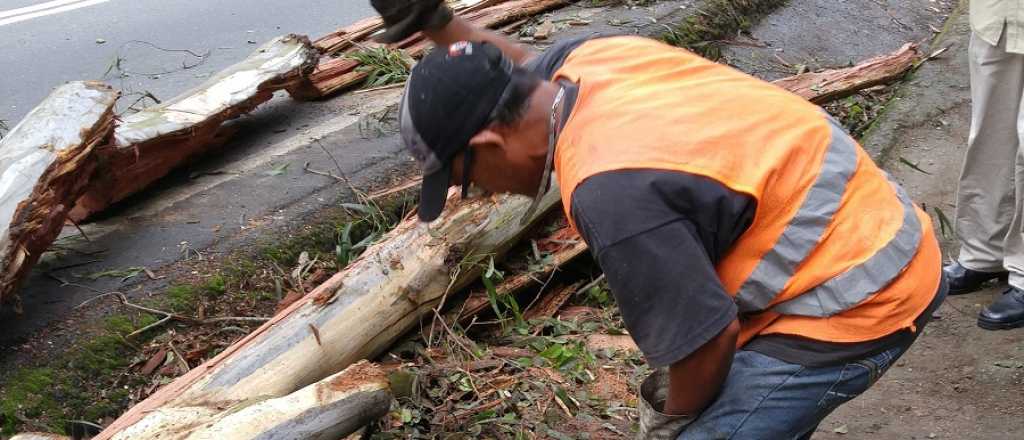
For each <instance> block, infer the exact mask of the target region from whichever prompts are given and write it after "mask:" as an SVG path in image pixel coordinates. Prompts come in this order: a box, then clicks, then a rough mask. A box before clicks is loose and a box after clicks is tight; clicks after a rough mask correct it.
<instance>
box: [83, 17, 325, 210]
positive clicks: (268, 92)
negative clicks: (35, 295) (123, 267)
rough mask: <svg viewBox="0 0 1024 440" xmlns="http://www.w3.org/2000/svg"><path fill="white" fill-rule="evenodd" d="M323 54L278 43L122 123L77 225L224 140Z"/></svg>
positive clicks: (102, 153)
mask: <svg viewBox="0 0 1024 440" xmlns="http://www.w3.org/2000/svg"><path fill="white" fill-rule="evenodd" d="M317 57H318V55H317V51H316V49H314V48H313V46H312V43H310V41H309V39H308V38H306V37H304V36H299V35H285V36H282V37H278V38H276V39H274V40H272V41H270V42H269V43H267V44H265V45H263V46H262V47H260V48H259V49H258V50H256V52H254V53H253V54H252V55H250V56H249V58H247V59H245V60H243V61H242V62H240V63H238V64H235V65H233V66H231V67H229V68H227V69H225V70H223V71H221V72H220V73H218V74H217V75H215V76H214V77H212V78H210V79H209V80H208V81H206V82H205V83H204V84H202V85H200V86H199V87H197V88H196V89H194V90H191V91H189V92H186V93H184V94H182V95H180V96H178V97H176V98H174V99H172V100H170V101H166V102H163V103H161V104H159V105H154V106H151V107H148V108H146V109H144V110H142V111H140V112H138V113H134V114H131V115H128V116H124V117H122V120H121V122H120V124H119V125H118V127H117V129H116V130H115V131H114V142H113V144H112V145H109V146H106V147H103V148H99V149H97V155H98V157H99V163H100V164H101V165H100V166H101V167H102V169H101V171H100V172H98V173H97V175H96V177H97V178H96V179H94V180H93V181H92V182H90V183H89V186H88V188H87V189H86V193H85V194H84V195H83V196H82V197H81V198H80V199H79V200H78V202H77V204H76V206H75V208H74V210H73V211H72V213H71V217H72V219H73V220H75V221H82V220H85V219H87V218H88V217H89V216H91V215H93V214H95V213H97V212H99V211H102V210H103V209H105V208H106V207H108V206H110V205H111V204H113V203H115V202H118V201H120V200H123V199H124V198H126V197H128V196H130V195H132V194H134V193H136V192H138V191H140V190H142V189H143V188H145V187H147V186H149V184H151V183H153V182H154V181H156V180H157V179H159V178H161V177H163V176H165V175H167V173H169V172H170V171H171V170H172V169H174V168H176V167H178V166H180V165H181V164H183V163H185V162H187V161H188V160H190V159H192V158H194V157H196V156H198V155H200V154H203V153H207V152H209V151H210V150H212V149H214V148H216V147H217V146H218V145H221V144H222V143H223V142H224V141H225V140H226V136H224V135H223V134H224V133H223V132H222V131H221V130H220V128H221V124H223V123H224V122H225V121H227V120H229V119H233V118H236V117H238V116H240V115H242V114H245V113H248V112H250V111H252V110H253V109H255V108H256V107H257V106H258V105H260V104H262V103H264V102H266V101H268V100H269V99H270V98H271V97H272V96H273V94H274V91H276V90H281V89H284V88H287V87H290V86H291V85H292V84H294V83H296V82H299V81H301V80H302V79H303V78H304V77H305V76H306V75H308V74H309V72H310V71H312V69H313V67H314V66H315V63H316V59H317Z"/></svg>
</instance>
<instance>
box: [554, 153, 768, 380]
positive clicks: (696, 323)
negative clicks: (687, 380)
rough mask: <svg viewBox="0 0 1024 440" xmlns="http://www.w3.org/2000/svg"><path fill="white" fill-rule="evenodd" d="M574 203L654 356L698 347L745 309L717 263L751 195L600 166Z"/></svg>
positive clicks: (749, 212) (661, 360)
mask: <svg viewBox="0 0 1024 440" xmlns="http://www.w3.org/2000/svg"><path fill="white" fill-rule="evenodd" d="M571 204H572V206H571V207H572V212H573V218H574V220H575V224H576V227H577V229H578V230H579V232H580V235H581V236H582V237H583V239H584V240H585V241H586V242H587V244H588V246H589V247H590V249H591V252H592V253H593V254H594V256H595V257H596V258H597V261H598V263H599V264H600V265H601V269H602V270H604V273H605V276H606V277H607V278H608V284H609V285H610V287H611V290H612V293H613V295H614V296H615V300H616V303H617V304H618V306H619V309H620V311H621V312H622V317H623V320H624V321H625V323H626V328H627V329H628V330H629V332H630V334H631V335H632V337H633V339H634V340H635V341H636V343H637V345H638V346H639V347H640V350H642V351H643V353H644V356H645V357H646V358H647V361H648V362H649V363H650V364H651V365H652V366H655V367H660V366H665V365H669V364H672V363H674V362H676V361H678V360H680V359H683V358H685V357H686V356H689V355H690V354H691V353H693V352H694V351H696V350H697V349H698V348H700V347H701V346H703V345H704V344H706V343H707V342H708V341H710V340H711V339H712V338H714V337H715V336H717V335H718V334H719V333H721V331H722V330H723V329H725V327H726V326H728V325H729V323H731V322H732V321H733V320H734V319H736V317H737V307H736V303H735V302H734V301H733V299H732V297H730V296H729V295H728V294H727V293H726V292H725V288H724V287H723V286H722V282H721V280H720V279H719V277H718V273H717V272H716V271H715V264H716V263H717V262H718V261H719V260H720V259H721V258H722V255H724V254H726V253H727V252H728V250H729V249H730V248H731V247H732V243H734V242H735V240H736V238H737V237H738V236H740V235H741V234H742V233H743V231H745V230H746V228H747V227H748V226H749V224H750V219H751V218H752V217H753V213H754V210H755V207H756V205H755V203H754V201H753V200H752V199H751V198H750V197H749V196H746V195H743V194H739V193H736V192H734V191H731V190H729V189H728V188H726V187H724V186H723V185H721V184H720V183H718V182H715V181H713V180H710V179H707V178H703V177H700V176H695V175H690V174H687V173H681V172H674V171H657V170H647V169H633V170H620V171H614V172H606V173H602V174H598V175H595V176H591V177H590V178H588V179H586V180H584V181H583V182H582V183H580V184H579V185H578V186H577V187H576V189H575V190H574V191H573V196H572V200H571Z"/></svg>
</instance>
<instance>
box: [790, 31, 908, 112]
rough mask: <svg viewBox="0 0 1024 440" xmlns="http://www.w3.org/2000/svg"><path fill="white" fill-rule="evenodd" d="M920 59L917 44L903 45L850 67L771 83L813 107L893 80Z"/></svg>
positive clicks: (795, 76) (804, 74)
mask: <svg viewBox="0 0 1024 440" xmlns="http://www.w3.org/2000/svg"><path fill="white" fill-rule="evenodd" d="M920 60H921V53H920V52H919V51H918V49H917V45H916V44H913V43H907V44H905V45H903V47H901V48H899V50H897V51H896V52H893V53H890V54H887V55H881V56H877V57H874V58H870V59H867V60H864V61H862V62H860V63H858V64H857V65H856V66H853V67H847V68H845V69H829V70H823V71H821V72H813V73H803V74H800V75H794V76H790V77H787V78H782V79H780V80H777V81H775V82H774V84H775V85H777V86H779V87H782V88H784V89H786V90H789V91H791V92H793V93H796V94H797V95H800V96H801V97H803V98H805V99H807V100H808V101H811V102H813V103H815V104H823V103H826V102H829V101H834V100H836V99H840V98H845V97H847V96H849V95H852V94H854V93H856V92H857V91H858V90H863V89H866V88H868V87H873V86H876V85H879V84H885V83H889V82H892V81H895V80H897V79H899V78H900V77H902V76H903V74H905V73H907V71H908V70H910V69H911V68H912V67H914V66H915V65H917V63H918V61H920Z"/></svg>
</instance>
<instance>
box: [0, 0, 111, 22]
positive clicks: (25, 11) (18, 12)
mask: <svg viewBox="0 0 1024 440" xmlns="http://www.w3.org/2000/svg"><path fill="white" fill-rule="evenodd" d="M108 1H110V0H55V1H51V2H46V3H40V4H38V5H33V6H26V7H24V8H18V9H11V10H9V11H0V26H5V25H8V24H13V23H18V22H20V21H25V20H31V19H33V18H39V17H45V16H47V15H53V14H60V13H62V12H68V11H73V10H75V9H80V8H85V7H89V6H93V5H98V4H100V3H106V2H108Z"/></svg>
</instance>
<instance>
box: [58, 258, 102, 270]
mask: <svg viewBox="0 0 1024 440" xmlns="http://www.w3.org/2000/svg"><path fill="white" fill-rule="evenodd" d="M101 261H103V260H89V261H82V262H80V263H72V264H66V265H64V266H57V267H54V268H52V269H50V272H56V271H59V270H67V269H73V268H76V267H81V266H87V265H90V264H92V263H99V262H101Z"/></svg>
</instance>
